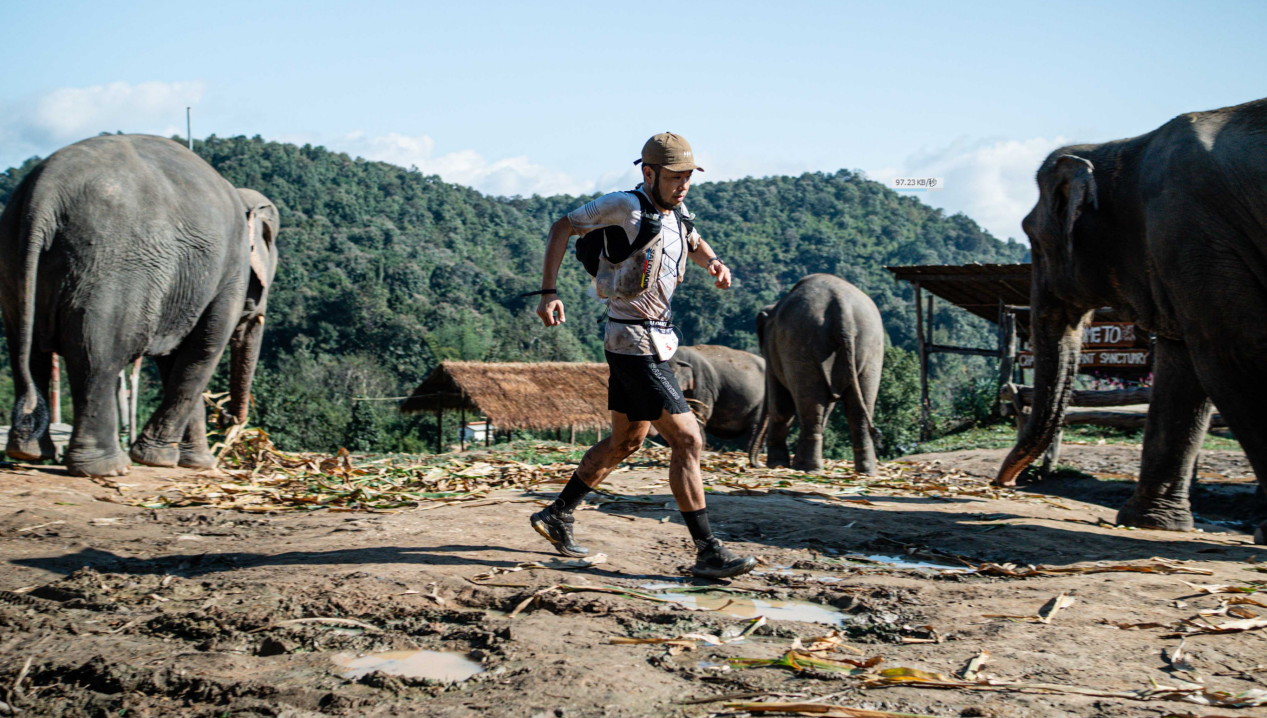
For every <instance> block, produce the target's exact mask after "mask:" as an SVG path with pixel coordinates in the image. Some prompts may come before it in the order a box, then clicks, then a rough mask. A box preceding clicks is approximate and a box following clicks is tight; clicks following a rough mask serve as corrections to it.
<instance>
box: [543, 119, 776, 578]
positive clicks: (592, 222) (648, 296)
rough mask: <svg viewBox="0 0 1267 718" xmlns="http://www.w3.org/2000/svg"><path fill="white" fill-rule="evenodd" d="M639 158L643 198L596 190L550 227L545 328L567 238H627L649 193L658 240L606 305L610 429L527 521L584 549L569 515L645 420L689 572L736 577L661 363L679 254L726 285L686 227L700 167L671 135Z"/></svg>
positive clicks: (690, 429) (561, 546)
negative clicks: (616, 230) (660, 451)
mask: <svg viewBox="0 0 1267 718" xmlns="http://www.w3.org/2000/svg"><path fill="white" fill-rule="evenodd" d="M639 162H641V163H642V179H643V182H642V184H640V185H638V187H637V189H636V190H635V192H640V193H641V194H642V195H643V198H641V199H640V198H639V197H638V196H637V195H635V194H633V193H630V192H613V193H611V194H607V195H603V196H602V197H599V198H598V199H596V200H594V201H592V202H590V203H589V204H586V205H584V206H582V207H580V208H578V209H575V210H573V211H572V212H571V213H569V214H568V215H567V216H565V217H563V218H561V219H559V221H557V222H555V223H554V225H553V226H552V227H550V235H549V237H548V239H547V241H546V256H545V266H544V268H543V271H542V280H541V287H542V290H541V292H540V294H541V301H540V303H539V304H538V305H537V314H538V316H540V317H541V320H542V321H543V322H545V325H546V326H548V327H552V326H556V325H558V324H562V323H563V321H564V314H563V302H562V301H561V300H560V299H559V297H558V295H557V294H556V293H555V291H554V287H555V279H556V277H557V276H558V271H559V264H560V262H562V260H563V255H564V254H566V253H567V248H568V239H569V238H570V237H572V236H573V235H584V234H587V233H588V232H591V231H593V230H595V229H600V228H604V227H612V226H618V227H623V228H624V229H625V234H626V235H627V236H628V240H629V242H630V244H631V245H632V244H633V243H634V238H635V236H636V235H637V234H638V230H639V227H640V225H641V222H642V214H643V211H642V207H643V206H644V204H645V201H646V200H650V201H651V203H652V204H651V205H647V206H648V207H652V206H653V207H654V209H655V210H656V211H657V212H658V214H659V221H660V227H661V231H660V235H659V236H658V238H656V239H653V240H651V244H649V245H648V247H653V246H654V244H655V243H656V242H659V243H661V247H660V249H661V250H662V253H663V255H662V261H661V263H660V270H659V274H658V276H657V277H656V279H655V281H654V282H651V283H647V282H645V280H644V281H643V286H645V287H646V288H645V290H644V291H642V292H641V293H640V294H638V295H637V296H634V297H632V298H618V297H616V296H612V297H611V298H610V299H608V302H607V333H606V336H605V339H604V349H605V350H606V351H605V352H604V353H605V354H606V355H607V364H608V366H609V367H610V369H611V379H610V381H609V383H608V390H607V408H608V409H610V410H611V414H612V432H611V436H608V437H607V438H605V439H603V440H602V441H600V442H598V443H597V444H595V445H594V446H593V447H591V448H590V450H589V451H587V452H586V453H585V456H584V458H582V459H581V463H580V465H579V466H578V467H577V469H576V472H575V473H573V474H572V478H571V479H570V480H569V481H568V483H567V486H565V487H564V488H563V491H562V492H561V493H560V494H559V496H558V498H557V499H555V501H554V503H553V504H551V505H550V506H548V507H546V508H544V509H542V510H541V511H538V512H537V513H535V514H533V515H532V519H531V521H532V527H533V528H534V529H536V530H537V532H538V533H540V534H541V535H542V536H544V537H546V538H547V539H548V540H549V541H550V543H552V544H554V547H555V550H557V551H558V552H559V553H561V554H563V555H564V556H573V557H579V556H584V555H586V554H588V553H589V549H586V548H584V547H582V546H578V545H577V543H576V541H575V539H574V537H573V534H572V526H573V522H574V520H573V517H572V512H573V511H574V510H575V509H576V507H577V506H579V505H580V504H581V500H582V499H584V498H585V495H586V494H588V493H589V492H590V491H591V490H592V489H594V488H595V487H597V486H598V485H599V484H601V483H602V482H603V479H606V478H607V476H608V475H609V474H611V472H612V471H613V470H615V468H616V466H617V465H619V464H620V462H621V461H624V460H625V459H626V458H628V457H629V456H630V455H632V454H633V453H634V452H635V451H637V450H638V449H640V448H642V442H643V439H645V438H646V436H647V431H648V430H649V428H650V427H651V426H652V425H654V426H655V428H656V430H658V431H659V432H660V435H661V436H663V437H664V438H665V440H666V441H668V443H669V446H670V447H671V448H672V458H671V460H670V463H669V488H670V489H671V490H672V491H673V498H674V499H676V500H677V505H678V509H679V510H680V511H681V512H682V518H683V519H684V520H685V521H686V527H687V529H688V530H689V531H690V532H691V539H692V540H693V541H694V543H695V549H696V552H697V553H696V560H695V565H694V566H693V567H692V568H691V573H692V574H694V575H696V576H700V577H703V578H727V577H730V576H737V575H739V574H743V573H747V572H749V571H751V570H752V569H753V567H754V566H756V563H757V561H756V559H755V558H753V557H751V556H736V555H735V554H734V553H732V552H730V551H729V550H728V549H726V547H724V546H722V543H721V541H720V540H718V539H717V538H716V537H715V536H713V532H712V529H710V528H709V525H708V509H706V508H705V507H704V483H703V481H702V480H701V477H700V450H701V448H702V446H703V439H702V437H701V436H700V429H699V424H698V423H697V422H696V421H695V416H694V415H693V414H692V413H691V411H690V409H689V407H687V404H686V399H685V398H684V397H683V396H682V390H681V388H680V387H679V386H678V383H677V379H676V378H675V377H674V375H673V372H672V371H671V370H670V369H669V364H668V359H669V357H670V356H671V355H672V352H673V350H675V349H676V347H677V336H676V334H674V333H673V329H672V326H671V324H670V323H669V322H670V320H671V317H672V314H671V312H670V310H669V302H670V300H671V299H672V298H673V291H674V290H675V289H676V288H677V285H678V284H679V283H680V282H681V281H682V273H683V271H684V268H685V261H684V259H683V253H685V255H686V258H689V259H690V260H691V261H693V262H695V263H696V264H698V265H699V266H701V267H703V268H704V269H705V270H707V271H708V273H709V274H710V275H711V276H712V277H713V278H714V280H715V281H714V284H715V285H716V286H717V287H718V288H719V289H727V288H729V287H730V280H731V276H730V269H729V268H728V267H727V266H726V264H725V263H724V262H722V260H721V259H719V258H718V257H717V255H716V254H714V252H713V250H712V247H710V246H709V245H708V243H707V242H705V241H704V240H703V239H701V238H700V236H699V233H698V232H695V231H694V229H693V227H692V225H693V222H692V221H691V218H690V215H689V214H687V213H686V207H685V206H684V205H683V204H682V200H683V199H684V198H685V197H686V192H687V190H688V189H690V186H691V174H692V173H693V172H694V171H695V170H699V171H701V172H703V168H701V167H698V166H696V164H695V159H694V156H693V155H692V152H691V146H690V144H688V143H687V141H686V140H685V139H683V138H682V137H680V136H678V135H675V134H673V133H671V132H665V133H662V134H659V135H656V136H655V137H652V138H651V139H649V140H647V143H646V144H645V145H643V148H642V159H641V160H639ZM637 163H638V162H635V163H634V164H637ZM652 226H654V225H652ZM610 246H611V245H610V244H609V245H608V247H609V248H610ZM629 261H636V260H635V259H631V260H629ZM647 264H650V262H648V263H647Z"/></svg>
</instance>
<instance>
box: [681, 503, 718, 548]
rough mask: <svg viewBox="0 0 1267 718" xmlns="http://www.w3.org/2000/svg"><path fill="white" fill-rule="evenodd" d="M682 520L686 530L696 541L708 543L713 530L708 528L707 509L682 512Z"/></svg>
mask: <svg viewBox="0 0 1267 718" xmlns="http://www.w3.org/2000/svg"><path fill="white" fill-rule="evenodd" d="M682 520H683V521H685V522H686V530H687V531H690V532H691V538H692V539H694V540H696V541H708V540H709V539H711V538H712V537H713V530H712V529H711V528H709V526H708V509H700V510H699V511H683V512H682Z"/></svg>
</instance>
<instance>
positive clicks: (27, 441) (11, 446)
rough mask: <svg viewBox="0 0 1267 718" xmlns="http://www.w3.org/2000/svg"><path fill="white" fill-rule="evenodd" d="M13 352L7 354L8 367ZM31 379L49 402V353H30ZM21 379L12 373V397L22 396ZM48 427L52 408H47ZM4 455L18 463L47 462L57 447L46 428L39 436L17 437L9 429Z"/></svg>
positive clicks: (52, 456)
mask: <svg viewBox="0 0 1267 718" xmlns="http://www.w3.org/2000/svg"><path fill="white" fill-rule="evenodd" d="M16 356H17V355H16V353H15V352H12V351H11V352H10V353H9V358H10V366H14V364H13V363H12V362H13V361H14V360H15V358H16ZM30 367H31V379H33V380H34V382H35V389H36V391H38V392H39V393H40V395H42V396H43V397H44V400H45V402H46V403H47V402H49V401H50V399H49V393H48V388H49V383H50V379H51V378H52V373H53V355H52V353H51V352H37V351H33V352H31V364H30ZM21 384H22V379H21V378H20V376H19V374H18V372H16V371H15V372H13V395H14V396H22V395H23V394H24V393H25V390H24V387H23V386H21ZM49 412H50V415H49V416H50V418H49V422H50V426H51V422H52V413H51V412H52V407H51V405H50V406H49ZM5 453H7V454H8V455H9V456H11V457H13V458H15V459H18V460H20V461H47V460H51V459H53V458H55V457H56V454H57V447H56V446H54V445H53V436H52V434H51V433H50V432H49V429H48V427H45V429H44V431H43V432H42V433H40V434H39V435H30V436H19V435H18V432H17V431H16V430H15V429H10V431H9V440H8V446H7V447H6V449H5Z"/></svg>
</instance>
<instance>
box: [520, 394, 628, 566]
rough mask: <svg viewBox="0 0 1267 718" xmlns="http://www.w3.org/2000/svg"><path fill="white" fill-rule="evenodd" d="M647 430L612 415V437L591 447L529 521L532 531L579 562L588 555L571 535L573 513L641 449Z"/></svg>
mask: <svg viewBox="0 0 1267 718" xmlns="http://www.w3.org/2000/svg"><path fill="white" fill-rule="evenodd" d="M650 428H651V422H649V421H630V420H629V417H628V416H626V415H625V414H621V413H620V412H616V411H613V412H612V433H611V436H608V437H607V438H606V439H603V440H602V441H600V442H598V443H597V444H595V445H593V446H591V447H590V450H589V451H587V452H585V456H584V457H582V458H581V463H580V465H579V466H577V467H576V471H575V472H574V473H573V474H572V478H571V479H569V480H568V483H567V486H564V487H563V491H561V492H559V496H558V498H556V499H555V500H554V503H552V504H550V505H549V506H547V507H546V508H544V509H542V510H541V511H538V512H537V513H535V514H533V515H532V517H531V519H529V521H530V523H531V524H532V528H534V529H536V531H537V533H539V534H541V535H542V536H544V537H545V538H546V540H547V541H549V542H550V543H551V544H553V545H554V549H555V550H556V551H558V552H559V553H561V554H563V555H564V556H572V557H578V558H579V557H581V556H585V555H587V554H589V549H587V548H585V547H584V546H581V545H579V544H577V543H576V539H575V537H574V536H573V535H572V524H574V523H575V520H574V519H573V517H572V512H573V511H575V510H576V507H577V506H580V505H581V500H582V499H584V498H585V495H586V494H588V493H589V492H590V490H591V489H594V488H595V487H597V486H598V485H599V484H601V483H603V479H606V478H607V477H608V476H610V475H611V472H613V471H615V470H616V467H617V466H619V465H620V462H622V461H624V460H625V459H627V458H629V456H630V455H631V454H633V453H634V452H635V451H637V450H638V449H640V448H642V441H643V439H645V438H647V431H648V430H649V429H650Z"/></svg>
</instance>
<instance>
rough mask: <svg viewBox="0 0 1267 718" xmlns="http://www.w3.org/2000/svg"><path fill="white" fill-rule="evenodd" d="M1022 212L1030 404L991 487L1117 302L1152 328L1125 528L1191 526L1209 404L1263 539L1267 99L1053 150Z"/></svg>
mask: <svg viewBox="0 0 1267 718" xmlns="http://www.w3.org/2000/svg"><path fill="white" fill-rule="evenodd" d="M1038 190H1039V197H1038V202H1037V204H1035V205H1034V208H1033V209H1032V210H1031V211H1030V213H1029V214H1028V215H1027V216H1026V217H1025V219H1024V221H1023V222H1022V223H1021V228H1022V229H1024V230H1025V234H1026V235H1028V236H1029V239H1030V246H1031V247H1032V248H1033V274H1034V277H1033V282H1032V284H1031V297H1030V306H1031V315H1032V317H1033V319H1032V323H1033V327H1032V331H1031V336H1032V343H1033V345H1034V399H1033V406H1034V413H1033V416H1032V417H1031V418H1030V420H1029V422H1028V423H1027V424H1026V425H1025V428H1024V430H1023V431H1022V432H1021V435H1020V436H1019V437H1017V442H1016V446H1015V447H1014V448H1013V449H1012V451H1011V453H1010V454H1009V455H1008V457H1007V459H1006V460H1004V462H1003V466H1002V467H1001V468H1000V469H999V474H998V477H997V478H996V479H995V483H996V484H998V485H1001V486H1007V485H1011V484H1012V483H1014V482H1015V481H1016V477H1017V476H1018V475H1019V474H1020V473H1021V471H1022V470H1024V469H1025V467H1026V466H1028V465H1029V463H1030V462H1032V461H1034V459H1036V458H1037V457H1039V456H1041V455H1042V454H1043V452H1044V451H1045V450H1046V449H1047V447H1048V446H1049V445H1050V444H1051V442H1052V439H1053V437H1054V436H1055V434H1056V431H1057V430H1058V429H1059V427H1060V425H1061V422H1062V419H1063V417H1064V414H1065V409H1066V408H1067V406H1068V403H1069V395H1070V393H1071V391H1072V389H1073V379H1074V375H1075V374H1076V373H1077V370H1078V361H1079V356H1080V354H1081V349H1082V330H1083V327H1085V326H1086V324H1087V322H1088V321H1090V318H1091V316H1092V314H1093V313H1094V311H1095V310H1096V309H1097V308H1098V307H1106V306H1111V307H1114V308H1115V309H1117V310H1118V311H1119V312H1120V313H1122V314H1123V315H1125V318H1127V319H1129V320H1131V321H1135V322H1136V323H1138V324H1139V325H1140V326H1142V327H1144V328H1145V329H1147V330H1148V331H1150V332H1153V333H1154V334H1156V335H1157V341H1156V347H1155V351H1154V355H1153V362H1154V364H1153V393H1152V403H1151V405H1150V406H1149V410H1148V423H1147V426H1146V427H1145V429H1144V450H1143V455H1142V459H1141V462H1140V477H1139V484H1138V485H1137V486H1136V488H1135V495H1134V497H1132V498H1131V499H1130V500H1129V501H1128V502H1127V503H1126V505H1125V506H1123V507H1122V509H1121V510H1120V511H1119V512H1118V515H1117V522H1118V523H1119V524H1123V525H1129V526H1140V527H1146V528H1157V529H1170V530H1176V531H1185V530H1190V529H1191V528H1192V510H1191V507H1190V505H1189V502H1188V489H1189V482H1190V480H1191V477H1192V473H1193V465H1194V462H1195V461H1196V457H1197V452H1198V451H1199V450H1200V448H1201V442H1202V439H1203V437H1204V436H1205V432H1206V430H1207V428H1208V427H1209V424H1210V415H1211V413H1212V412H1213V408H1214V406H1217V407H1218V409H1219V413H1220V414H1222V416H1223V418H1224V419H1225V420H1226V421H1227V423H1228V426H1229V427H1231V429H1232V432H1233V433H1234V434H1235V436H1236V438H1237V439H1238V440H1239V441H1240V443H1241V446H1242V447H1243V448H1244V449H1245V453H1246V455H1248V457H1249V461H1250V464H1251V465H1252V466H1253V467H1254V473H1255V475H1257V477H1258V482H1259V491H1258V496H1259V501H1258V505H1257V507H1256V511H1257V512H1258V516H1256V517H1255V520H1256V521H1262V523H1260V524H1258V526H1257V530H1256V532H1255V534H1254V541H1255V542H1256V543H1259V544H1262V543H1267V536H1265V535H1264V533H1265V532H1267V521H1264V520H1263V519H1265V518H1267V514H1265V513H1264V511H1263V509H1264V507H1263V505H1262V500H1261V497H1262V496H1263V491H1264V489H1265V488H1267V422H1264V421H1263V417H1262V412H1263V407H1264V406H1265V405H1267V326H1265V325H1264V324H1263V321H1262V318H1263V317H1265V316H1267V100H1257V101H1254V102H1249V103H1246V104H1243V105H1238V106H1236V107H1227V108H1224V109H1221V110H1212V111H1209V112H1193V113H1189V114H1186V115H1180V116H1179V117H1176V118H1175V119H1173V120H1171V121H1170V122H1167V123H1166V124H1165V125H1162V126H1161V127H1160V128H1158V129H1156V130H1153V131H1152V132H1149V133H1147V134H1144V135H1140V136H1138V137H1133V138H1130V139H1125V140H1117V141H1113V142H1105V143H1102V144H1088V145H1071V146H1069V147H1062V148H1061V149H1058V150H1056V151H1055V152H1052V153H1051V154H1050V155H1048V157H1047V159H1046V160H1044V161H1043V164H1042V166H1041V167H1039V169H1038Z"/></svg>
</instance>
